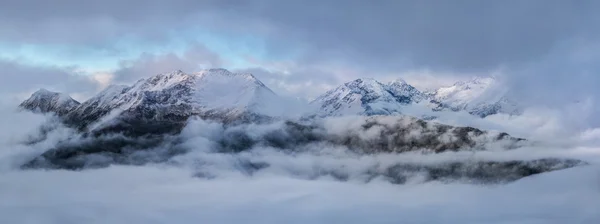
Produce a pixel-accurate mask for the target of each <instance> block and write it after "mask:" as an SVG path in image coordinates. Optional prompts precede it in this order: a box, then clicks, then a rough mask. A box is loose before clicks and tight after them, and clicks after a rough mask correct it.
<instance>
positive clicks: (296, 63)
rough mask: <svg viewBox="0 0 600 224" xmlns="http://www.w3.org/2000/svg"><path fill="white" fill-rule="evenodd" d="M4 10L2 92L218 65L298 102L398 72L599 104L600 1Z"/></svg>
mask: <svg viewBox="0 0 600 224" xmlns="http://www.w3.org/2000/svg"><path fill="white" fill-rule="evenodd" d="M0 4H1V7H0V71H1V72H2V75H3V76H5V77H6V79H5V80H6V82H4V84H5V85H2V89H3V90H0V91H1V92H4V93H14V92H18V91H23V92H24V91H31V90H32V89H36V88H39V87H46V88H51V89H52V88H53V89H56V90H61V91H66V92H70V93H73V94H81V95H82V96H85V95H86V94H88V95H89V94H91V92H93V91H97V89H98V88H101V87H102V86H103V85H106V84H107V83H114V82H130V81H132V80H137V79H139V78H141V77H145V76H149V75H152V74H156V73H161V72H167V71H170V70H175V69H181V70H184V71H193V70H197V69H200V68H205V67H225V68H228V69H230V70H249V71H252V72H254V73H256V75H257V76H258V77H259V78H261V79H262V80H263V81H264V82H265V83H267V84H268V85H269V86H271V87H272V88H273V89H275V90H276V91H278V92H285V93H291V94H298V95H300V96H308V97H312V96H315V95H316V94H319V93H320V92H321V91H323V90H325V89H327V88H329V87H331V86H334V85H337V84H340V83H342V82H345V81H349V80H351V79H354V78H357V77H375V78H380V79H392V78H394V77H403V78H404V79H406V80H408V81H409V82H410V81H411V80H412V81H413V82H418V83H415V85H417V86H424V87H428V86H431V85H437V84H444V83H448V82H451V81H453V80H454V79H456V78H461V77H470V76H473V75H490V74H492V73H493V74H496V75H498V74H500V77H501V78H502V79H503V80H505V81H506V83H507V84H508V86H510V87H511V90H512V91H511V92H512V93H513V94H515V95H517V96H519V98H522V100H523V101H528V102H534V103H540V104H545V105H549V104H555V103H557V102H561V103H562V102H569V101H571V100H572V99H574V98H576V99H578V100H582V99H588V98H592V99H594V100H593V101H594V102H596V101H595V98H596V97H597V96H600V94H599V93H600V92H599V91H597V90H596V89H597V87H596V86H597V85H598V83H600V75H598V74H599V72H600V68H599V67H598V64H599V63H597V58H598V56H599V54H600V53H599V52H600V51H599V50H600V41H599V40H600V39H599V34H600V31H598V29H597V27H600V15H598V13H597V11H598V10H599V9H600V3H599V2H598V1H583V0H580V1H561V0H546V1H543V0H527V1H520V0H507V1H481V0H458V1H442V0H438V1H433V0H425V1H416V0H414V1H413V0H376V1H364V0H307V1H295V0H253V1H241V0H171V1H162V0H128V1H122V0H119V1H117V0H105V1H82V0H55V1H44V0H0ZM424 80H425V81H424ZM73 83H77V84H73ZM5 86H6V87H5ZM598 102H600V100H599V101H598Z"/></svg>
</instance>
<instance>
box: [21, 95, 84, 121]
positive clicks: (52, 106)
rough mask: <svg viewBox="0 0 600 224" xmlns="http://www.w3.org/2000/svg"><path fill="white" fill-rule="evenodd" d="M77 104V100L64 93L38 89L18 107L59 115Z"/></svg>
mask: <svg viewBox="0 0 600 224" xmlns="http://www.w3.org/2000/svg"><path fill="white" fill-rule="evenodd" d="M78 105H79V102H77V101H76V100H74V99H73V98H71V97H70V96H68V95H66V94H62V93H57V92H51V91H48V90H46V89H40V90H38V91H36V92H35V93H33V94H32V95H31V97H30V98H29V99H27V100H25V101H24V102H23V103H21V105H19V107H20V108H23V109H26V110H30V111H34V112H39V113H55V114H57V115H59V116H61V115H64V114H66V113H68V112H69V111H70V110H72V109H73V108H75V107H77V106H78Z"/></svg>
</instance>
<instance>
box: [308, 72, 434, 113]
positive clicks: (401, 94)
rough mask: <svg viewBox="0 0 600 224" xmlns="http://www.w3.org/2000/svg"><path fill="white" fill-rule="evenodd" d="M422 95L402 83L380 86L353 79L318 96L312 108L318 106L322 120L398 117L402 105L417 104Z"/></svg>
mask: <svg viewBox="0 0 600 224" xmlns="http://www.w3.org/2000/svg"><path fill="white" fill-rule="evenodd" d="M424 97H425V95H424V94H423V93H421V92H420V91H419V90H417V89H416V88H414V87H413V86H411V85H408V84H407V83H406V82H404V81H403V80H402V79H398V80H396V81H393V82H391V83H389V84H383V83H381V82H379V81H377V80H375V79H372V78H361V79H356V80H353V81H350V82H347V83H344V84H343V85H340V86H339V87H337V88H335V89H333V90H330V91H328V92H327V93H325V94H323V95H321V96H320V97H318V98H317V99H316V100H314V101H313V102H312V104H316V105H319V107H320V111H319V114H320V115H321V116H330V115H347V114H361V115H375V114H386V115H389V114H398V113H400V111H401V107H402V106H403V105H406V104H409V103H412V102H419V101H421V100H423V99H424Z"/></svg>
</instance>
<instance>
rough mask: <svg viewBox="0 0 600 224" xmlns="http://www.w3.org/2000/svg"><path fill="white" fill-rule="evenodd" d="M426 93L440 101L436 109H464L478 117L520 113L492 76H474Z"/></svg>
mask: <svg viewBox="0 0 600 224" xmlns="http://www.w3.org/2000/svg"><path fill="white" fill-rule="evenodd" d="M427 94H428V95H429V97H431V99H433V100H434V101H436V102H439V103H440V106H439V107H437V108H435V109H436V110H444V109H450V110H453V111H461V110H464V111H467V112H469V113H470V114H473V115H476V116H479V117H486V116H489V115H492V114H497V113H506V114H510V115H515V114H520V113H521V111H520V109H519V106H518V105H517V104H516V103H514V102H512V101H510V100H509V99H507V98H506V97H505V93H504V92H503V90H502V89H501V88H499V86H498V82H497V80H496V79H495V78H494V77H483V78H482V77H476V78H473V79H471V80H469V81H466V82H462V81H461V82H456V83H455V84H454V85H452V86H448V87H442V88H439V89H437V90H435V91H433V92H430V93H427Z"/></svg>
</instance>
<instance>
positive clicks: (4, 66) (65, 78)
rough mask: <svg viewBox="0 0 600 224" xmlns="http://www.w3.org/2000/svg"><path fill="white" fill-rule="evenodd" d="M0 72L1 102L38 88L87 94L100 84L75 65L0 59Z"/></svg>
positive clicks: (19, 97)
mask: <svg viewBox="0 0 600 224" xmlns="http://www.w3.org/2000/svg"><path fill="white" fill-rule="evenodd" d="M0 74H1V78H2V82H0V98H2V100H4V101H5V103H7V102H13V103H14V102H18V101H20V100H23V99H24V98H27V97H29V96H28V94H30V93H32V92H34V91H36V90H38V89H40V88H47V89H49V90H54V91H59V92H65V93H69V94H74V95H81V96H89V95H91V94H94V93H95V92H96V91H97V90H98V88H99V87H100V85H99V83H98V82H97V81H96V80H95V79H94V77H93V76H86V74H85V73H79V72H77V71H76V68H64V67H48V66H35V65H24V64H21V63H19V62H17V61H7V60H0ZM84 99H85V98H84Z"/></svg>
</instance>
